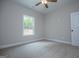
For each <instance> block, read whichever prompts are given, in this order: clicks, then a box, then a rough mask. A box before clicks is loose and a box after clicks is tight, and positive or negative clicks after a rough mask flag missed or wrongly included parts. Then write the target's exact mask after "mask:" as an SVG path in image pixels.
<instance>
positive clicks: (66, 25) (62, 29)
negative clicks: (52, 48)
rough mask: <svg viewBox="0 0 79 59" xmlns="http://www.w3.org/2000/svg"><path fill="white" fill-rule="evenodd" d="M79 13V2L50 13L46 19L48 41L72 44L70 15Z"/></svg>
mask: <svg viewBox="0 0 79 59" xmlns="http://www.w3.org/2000/svg"><path fill="white" fill-rule="evenodd" d="M77 11H79V2H78V3H73V4H70V5H66V6H63V7H61V8H60V9H58V10H56V11H55V12H51V13H49V14H48V15H47V16H46V18H45V34H46V35H45V36H46V38H47V39H51V40H59V41H65V42H71V26H70V24H71V21H70V14H71V13H72V12H77Z"/></svg>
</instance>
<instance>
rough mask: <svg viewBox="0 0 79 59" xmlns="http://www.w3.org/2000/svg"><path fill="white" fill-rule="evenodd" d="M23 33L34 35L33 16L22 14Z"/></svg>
mask: <svg viewBox="0 0 79 59" xmlns="http://www.w3.org/2000/svg"><path fill="white" fill-rule="evenodd" d="M23 35H24V36H27V35H34V18H33V17H30V16H26V15H24V16H23Z"/></svg>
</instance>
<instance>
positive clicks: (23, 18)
mask: <svg viewBox="0 0 79 59" xmlns="http://www.w3.org/2000/svg"><path fill="white" fill-rule="evenodd" d="M24 17H30V18H32V19H33V29H32V30H33V34H31V35H29V34H28V35H24ZM22 19H23V20H22V22H23V24H22V26H23V30H22V33H23V36H33V35H35V18H34V17H32V16H28V15H23V18H22Z"/></svg>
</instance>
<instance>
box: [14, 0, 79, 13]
mask: <svg viewBox="0 0 79 59" xmlns="http://www.w3.org/2000/svg"><path fill="white" fill-rule="evenodd" d="M13 1H15V2H17V3H19V4H21V5H23V6H26V7H28V8H31V9H32V10H35V11H38V12H40V13H44V14H45V13H48V12H51V11H54V10H56V9H57V8H60V7H61V6H64V5H68V4H72V3H74V2H77V1H79V0H58V1H57V2H53V3H48V6H49V8H45V7H44V5H42V4H41V5H39V6H35V4H36V3H38V2H39V1H40V0H13Z"/></svg>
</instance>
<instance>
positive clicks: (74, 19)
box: [71, 12, 79, 46]
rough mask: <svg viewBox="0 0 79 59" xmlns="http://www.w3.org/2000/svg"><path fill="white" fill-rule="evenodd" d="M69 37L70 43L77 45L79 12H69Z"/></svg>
mask: <svg viewBox="0 0 79 59" xmlns="http://www.w3.org/2000/svg"><path fill="white" fill-rule="evenodd" d="M71 39H72V45H74V46H79V12H75V13H72V14H71Z"/></svg>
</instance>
